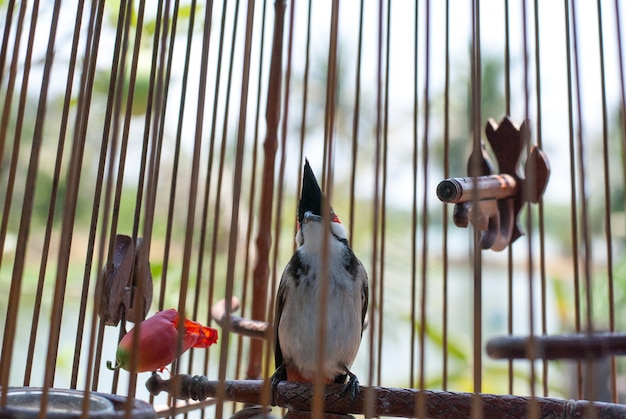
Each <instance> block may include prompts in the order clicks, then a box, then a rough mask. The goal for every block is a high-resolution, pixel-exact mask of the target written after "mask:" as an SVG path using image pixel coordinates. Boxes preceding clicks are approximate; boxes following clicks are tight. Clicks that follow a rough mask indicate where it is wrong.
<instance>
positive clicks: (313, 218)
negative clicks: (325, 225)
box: [302, 211, 322, 224]
mask: <svg viewBox="0 0 626 419" xmlns="http://www.w3.org/2000/svg"><path fill="white" fill-rule="evenodd" d="M310 221H313V222H316V223H319V222H322V217H321V216H319V215H316V214H313V211H307V212H305V213H304V217H302V224H306V223H308V222H310Z"/></svg>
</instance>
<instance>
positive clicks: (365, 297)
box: [356, 262, 369, 334]
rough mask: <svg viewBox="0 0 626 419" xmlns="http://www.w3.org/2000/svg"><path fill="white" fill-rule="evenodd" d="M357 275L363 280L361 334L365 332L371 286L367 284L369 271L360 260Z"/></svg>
mask: <svg viewBox="0 0 626 419" xmlns="http://www.w3.org/2000/svg"><path fill="white" fill-rule="evenodd" d="M356 276H357V279H358V280H359V281H361V334H363V325H364V324H365V316H366V315H367V305H368V303H369V286H368V284H367V272H366V271H365V268H364V267H363V264H362V263H360V262H359V268H358V269H357V273H356Z"/></svg>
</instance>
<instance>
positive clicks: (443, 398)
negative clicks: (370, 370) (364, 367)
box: [146, 374, 626, 419]
mask: <svg viewBox="0 0 626 419" xmlns="http://www.w3.org/2000/svg"><path fill="white" fill-rule="evenodd" d="M220 384H221V385H222V386H223V389H224V392H223V393H222V394H224V397H225V399H226V400H228V401H236V402H241V403H247V404H251V405H255V404H258V402H259V399H260V395H261V392H262V390H263V386H265V385H268V384H267V383H265V382H264V381H262V380H233V381H223V382H219V381H210V380H209V379H207V378H206V377H204V376H193V377H192V376H190V375H185V374H179V375H176V376H174V377H172V378H171V379H169V380H163V379H162V378H161V377H160V376H159V375H157V374H155V375H153V376H152V377H150V378H149V379H148V381H147V382H146V387H147V388H148V390H149V391H150V393H151V394H153V395H155V396H156V395H158V394H159V393H160V392H161V391H165V392H167V393H169V394H170V395H171V396H172V397H175V398H177V399H183V400H187V399H193V400H204V399H206V398H208V397H216V395H217V394H218V388H219V386H220ZM343 388H344V386H343V385H342V384H328V385H326V387H325V394H324V411H325V412H327V413H335V414H341V415H345V414H363V413H367V416H392V417H416V416H417V414H418V412H419V410H418V407H419V405H418V403H419V402H418V401H422V403H424V404H423V405H422V406H423V407H424V408H425V410H426V415H427V417H429V418H441V419H457V418H463V417H471V416H472V405H473V404H475V403H476V402H477V401H478V402H479V403H480V408H481V409H482V417H484V418H521V417H527V416H528V415H529V413H530V410H531V407H533V406H534V407H536V408H537V409H538V413H539V416H540V417H559V418H578V417H584V416H585V415H586V414H589V413H592V414H593V415H594V417H597V418H617V417H626V406H623V405H618V404H611V403H602V402H593V403H592V402H589V401H585V400H564V399H556V398H547V397H536V398H531V397H522V396H511V395H493V394H473V393H459V392H451V391H436V390H424V391H420V390H415V389H403V388H387V387H363V386H362V387H361V392H360V394H358V395H357V396H356V397H355V399H354V400H351V398H350V397H345V396H342V395H341V393H342V390H343ZM312 400H313V388H312V385H311V384H308V383H306V384H303V383H292V382H288V381H282V382H280V383H279V384H278V386H277V387H276V393H275V394H274V401H275V403H276V405H277V406H280V407H285V408H287V409H289V410H290V411H309V410H310V409H311V403H312ZM366 406H368V408H367V409H366Z"/></svg>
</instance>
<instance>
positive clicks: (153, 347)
mask: <svg viewBox="0 0 626 419" xmlns="http://www.w3.org/2000/svg"><path fill="white" fill-rule="evenodd" d="M179 319H180V316H179V315H178V312H177V311H176V310H174V309H169V310H163V311H160V312H158V313H156V314H155V315H154V316H152V317H150V318H149V319H146V320H144V321H143V322H141V327H140V328H139V345H138V348H137V350H138V358H137V369H136V371H135V372H143V371H155V370H159V371H163V369H164V368H165V367H166V366H167V365H169V364H171V363H172V362H173V361H174V359H175V358H176V347H177V341H178V321H179ZM135 329H136V328H133V329H131V330H130V331H129V332H128V333H126V334H125V335H124V337H123V338H122V340H121V341H120V343H119V346H118V347H117V353H116V355H115V358H116V363H115V366H114V367H112V366H111V361H108V362H107V367H108V368H109V369H118V368H124V369H125V370H128V371H130V360H131V351H132V347H133V335H134V334H135ZM215 342H217V330H215V329H213V328H211V327H206V326H203V325H201V324H200V323H197V322H194V321H192V320H188V319H185V325H184V335H183V342H182V344H183V347H182V352H185V351H186V350H187V349H189V348H208V347H209V346H211V345H212V344H214V343H215Z"/></svg>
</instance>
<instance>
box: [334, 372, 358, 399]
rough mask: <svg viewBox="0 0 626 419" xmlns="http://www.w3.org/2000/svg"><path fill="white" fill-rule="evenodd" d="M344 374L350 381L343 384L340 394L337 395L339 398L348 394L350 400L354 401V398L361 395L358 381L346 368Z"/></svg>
mask: <svg viewBox="0 0 626 419" xmlns="http://www.w3.org/2000/svg"><path fill="white" fill-rule="evenodd" d="M346 373H347V374H348V377H350V380H349V381H348V382H347V383H346V384H345V386H344V387H343V390H341V393H339V395H340V396H341V397H344V396H345V395H347V394H349V395H350V398H351V400H354V399H356V396H358V395H359V394H360V393H361V386H360V385H359V379H358V378H357V377H356V375H354V374H353V373H352V372H350V371H349V370H348V369H347V368H346Z"/></svg>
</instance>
